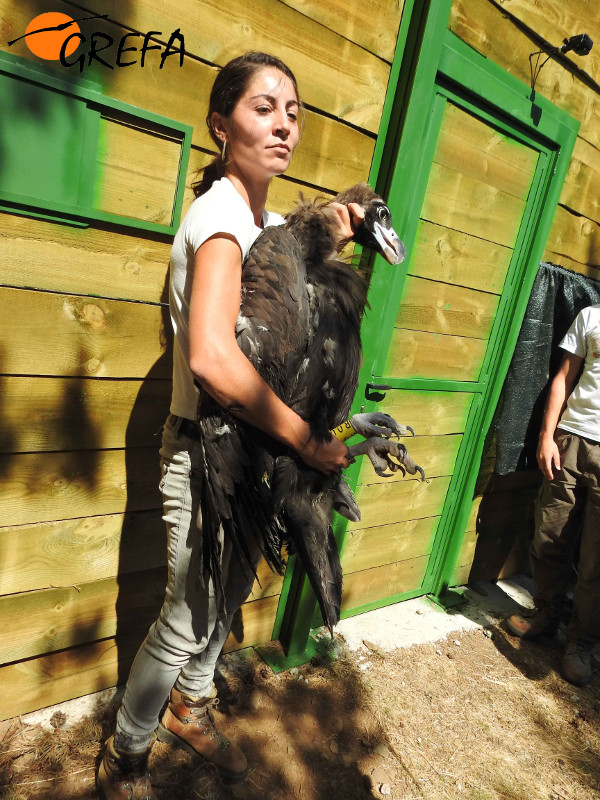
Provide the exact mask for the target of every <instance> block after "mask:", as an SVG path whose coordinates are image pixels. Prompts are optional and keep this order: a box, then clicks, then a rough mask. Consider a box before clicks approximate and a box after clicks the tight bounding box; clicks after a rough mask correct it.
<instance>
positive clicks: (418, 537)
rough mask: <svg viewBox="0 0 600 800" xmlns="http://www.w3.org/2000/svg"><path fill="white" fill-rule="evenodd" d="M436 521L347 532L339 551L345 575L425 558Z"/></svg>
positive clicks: (418, 520) (429, 519) (416, 520)
mask: <svg viewBox="0 0 600 800" xmlns="http://www.w3.org/2000/svg"><path fill="white" fill-rule="evenodd" d="M439 520H440V518H439V517H425V518H424V519H411V520H406V521H404V522H394V523H392V524H391V525H379V526H376V527H374V528H363V529H359V530H355V531H350V532H349V533H348V535H347V536H346V539H345V541H344V549H343V550H342V568H343V570H344V575H347V574H349V573H351V572H358V571H359V570H362V569H371V568H372V567H378V566H382V565H383V564H392V563H394V562H396V561H407V560H410V559H413V558H419V557H420V556H426V555H428V554H429V553H430V552H431V545H432V543H433V538H434V536H435V532H436V530H437V526H438V522H439Z"/></svg>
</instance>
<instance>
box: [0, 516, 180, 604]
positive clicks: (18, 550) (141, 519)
mask: <svg viewBox="0 0 600 800" xmlns="http://www.w3.org/2000/svg"><path fill="white" fill-rule="evenodd" d="M0 553H1V554H2V571H1V572H0V594H1V595H6V594H13V593H16V592H27V591H34V590H37V589H48V588H52V587H65V586H72V585H74V584H79V583H85V582H86V581H100V580H104V579H106V578H110V577H111V576H114V575H117V574H121V575H126V574H128V573H130V572H140V571H144V570H145V571H147V570H152V569H156V568H157V567H162V566H164V565H165V564H166V533H165V525H164V522H163V521H162V509H160V510H158V509H157V510H155V511H142V512H138V513H133V514H126V515H124V514H109V515H105V516H98V517H79V518H75V519H61V520H58V521H55V522H39V523H34V524H32V525H20V526H8V527H5V528H0Z"/></svg>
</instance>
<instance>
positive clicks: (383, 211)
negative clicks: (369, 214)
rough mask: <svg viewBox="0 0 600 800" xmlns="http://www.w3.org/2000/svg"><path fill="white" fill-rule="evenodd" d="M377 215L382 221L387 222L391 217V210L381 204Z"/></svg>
mask: <svg viewBox="0 0 600 800" xmlns="http://www.w3.org/2000/svg"><path fill="white" fill-rule="evenodd" d="M377 216H378V217H379V219H380V220H381V221H382V222H385V221H386V220H388V219H389V217H390V211H389V209H388V207H387V206H379V208H378V209H377Z"/></svg>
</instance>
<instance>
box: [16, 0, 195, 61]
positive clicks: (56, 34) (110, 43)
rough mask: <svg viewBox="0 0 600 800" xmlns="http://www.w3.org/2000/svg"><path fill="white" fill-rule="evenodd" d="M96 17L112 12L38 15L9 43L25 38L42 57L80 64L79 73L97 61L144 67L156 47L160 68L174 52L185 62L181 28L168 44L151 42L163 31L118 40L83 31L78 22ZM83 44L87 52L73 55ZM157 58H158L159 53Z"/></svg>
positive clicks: (32, 50) (32, 49)
mask: <svg viewBox="0 0 600 800" xmlns="http://www.w3.org/2000/svg"><path fill="white" fill-rule="evenodd" d="M92 19H108V14H94V15H93V16H91V17H79V18H78V19H73V18H72V17H70V16H69V15H68V14H63V13H61V12H59V11H48V12H47V13H45V14H38V16H37V17H34V18H33V19H32V20H31V22H30V23H29V25H28V26H27V28H26V30H25V33H24V34H23V36H19V37H17V38H16V39H13V40H12V41H10V42H8V46H9V47H12V45H14V44H15V43H16V42H19V41H20V40H21V39H25V43H26V45H27V47H28V48H29V49H30V50H31V52H32V53H33V54H34V55H36V56H38V58H43V59H44V60H46V61H60V63H61V64H62V66H63V67H67V68H71V67H76V66H79V72H83V70H84V69H85V67H86V66H88V67H89V66H90V65H91V64H92V62H94V61H96V62H97V63H99V64H102V66H104V67H108V69H114V68H115V67H132V66H134V64H139V66H140V67H143V66H145V64H146V61H147V53H148V51H153V50H160V66H159V69H162V68H163V66H164V64H165V61H166V60H167V58H168V57H169V56H174V55H179V66H180V67H181V66H182V65H183V55H184V49H185V42H184V39H183V34H182V33H181V31H180V30H179V28H177V29H176V30H174V31H173V33H171V35H170V37H169V40H168V42H167V44H166V45H161V44H158V43H156V42H154V43H151V37H152V36H162V31H148V32H147V33H145V34H144V33H138V32H133V33H126V34H124V35H123V36H122V37H121V38H120V39H117V40H116V39H113V37H112V36H110V34H108V33H104V32H103V31H95V32H93V33H92V34H87V35H86V34H84V33H82V32H81V28H80V27H79V24H78V23H80V22H84V21H87V20H92ZM140 37H141V41H139V39H140ZM136 38H137V40H138V41H136ZM80 45H84V50H83V52H80V53H79V55H77V56H75V57H74V58H71V56H73V54H74V53H75V51H76V50H77V49H78V48H79V46H80ZM136 54H137V55H136ZM154 57H155V58H158V55H155V56H154Z"/></svg>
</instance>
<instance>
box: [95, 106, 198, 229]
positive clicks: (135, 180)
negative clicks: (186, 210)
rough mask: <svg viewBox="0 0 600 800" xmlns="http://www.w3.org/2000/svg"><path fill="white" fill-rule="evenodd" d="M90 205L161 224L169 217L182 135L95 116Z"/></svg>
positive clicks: (108, 211)
mask: <svg viewBox="0 0 600 800" xmlns="http://www.w3.org/2000/svg"><path fill="white" fill-rule="evenodd" d="M100 123H101V124H100V145H99V147H98V153H97V156H96V173H95V187H94V188H95V193H94V202H93V207H94V208H96V209H98V210H99V211H104V212H106V213H109V214H118V215H119V216H121V217H131V218H132V219H136V220H145V221H147V222H154V223H156V224H160V225H170V224H171V221H172V219H173V212H174V206H175V194H176V191H177V179H178V176H179V162H180V159H181V149H182V144H181V141H177V140H175V139H171V138H168V137H167V136H161V135H159V134H157V133H155V132H153V131H150V130H144V129H143V128H141V127H137V126H134V125H133V124H125V123H123V122H120V121H117V120H114V119H109V118H107V117H101V118H100Z"/></svg>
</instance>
